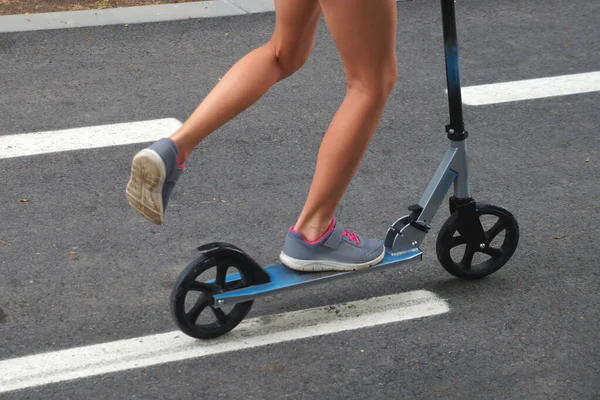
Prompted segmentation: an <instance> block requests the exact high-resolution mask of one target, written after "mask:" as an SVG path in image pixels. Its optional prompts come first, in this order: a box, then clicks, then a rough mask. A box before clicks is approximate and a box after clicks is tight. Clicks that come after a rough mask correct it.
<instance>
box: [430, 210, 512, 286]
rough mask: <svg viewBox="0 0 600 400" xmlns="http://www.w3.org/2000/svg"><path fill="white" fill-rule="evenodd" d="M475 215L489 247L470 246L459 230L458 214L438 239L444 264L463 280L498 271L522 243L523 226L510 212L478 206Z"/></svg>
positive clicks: (453, 215)
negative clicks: (520, 240) (520, 234)
mask: <svg viewBox="0 0 600 400" xmlns="http://www.w3.org/2000/svg"><path fill="white" fill-rule="evenodd" d="M475 212H476V214H477V217H478V218H479V220H480V222H481V224H482V226H483V229H484V231H485V234H486V236H487V239H488V241H489V246H485V245H484V244H481V245H477V246H475V245H471V244H469V243H467V240H466V238H465V237H463V236H462V235H461V234H460V232H459V231H458V227H459V224H458V218H459V217H458V212H454V213H452V215H451V216H450V217H449V218H448V219H447V220H446V222H445V223H444V225H442V227H441V228H440V232H439V234H438V237H437V243H436V252H437V257H438V260H439V261H440V264H441V265H442V267H444V269H445V270H446V271H448V272H449V273H450V274H452V275H454V276H456V277H458V278H462V279H480V278H483V277H486V276H488V275H490V274H492V273H494V272H496V271H498V270H499V269H500V268H502V267H503V266H504V265H505V264H506V263H507V262H508V260H510V258H511V257H512V255H513V254H514V253H515V250H516V249H517V244H518V242H519V226H518V224H517V220H516V219H515V217H514V216H513V215H512V214H511V213H510V212H509V211H507V210H505V209H504V208H502V207H498V206H494V205H491V204H485V203H477V205H476V211H475Z"/></svg>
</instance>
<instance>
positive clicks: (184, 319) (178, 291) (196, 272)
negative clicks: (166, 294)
mask: <svg viewBox="0 0 600 400" xmlns="http://www.w3.org/2000/svg"><path fill="white" fill-rule="evenodd" d="M236 263H238V261H236V260H233V259H229V258H214V257H205V256H200V257H198V258H197V259H196V260H194V261H193V262H192V263H190V264H189V265H188V266H187V267H186V268H185V269H184V270H183V272H182V273H181V275H180V276H179V278H178V280H177V282H176V283H175V285H174V286H173V291H172V292H171V314H172V316H173V319H174V320H175V323H176V324H177V326H178V327H179V328H180V329H181V330H182V331H183V332H184V333H185V334H186V335H189V336H191V337H194V338H197V339H212V338H216V337H219V336H221V335H224V334H226V333H227V332H229V331H231V330H232V329H233V328H235V327H236V326H237V325H238V324H239V323H240V322H242V320H243V319H244V317H246V315H247V314H248V312H249V311H250V308H251V307H252V303H253V301H252V300H251V301H246V302H243V303H239V304H236V305H234V306H229V307H222V308H217V307H215V306H214V295H215V294H218V293H223V292H228V291H231V290H236V289H241V288H243V287H246V286H250V285H252V282H251V281H250V277H248V276H245V275H244V274H243V272H242V269H241V268H238V267H237V266H236ZM228 272H229V273H230V274H231V273H236V272H237V273H239V279H235V280H232V281H227V278H226V277H227V274H228Z"/></svg>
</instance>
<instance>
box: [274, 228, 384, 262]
mask: <svg viewBox="0 0 600 400" xmlns="http://www.w3.org/2000/svg"><path fill="white" fill-rule="evenodd" d="M333 224H335V225H334V228H333V229H331V228H330V230H329V231H328V232H327V233H326V234H325V235H324V236H323V237H322V238H320V239H318V240H317V241H315V242H307V241H306V240H305V239H304V237H303V236H302V234H301V233H300V232H297V231H294V230H293V229H290V230H289V232H288V234H287V236H286V238H285V243H284V245H283V251H282V252H281V254H280V255H279V259H280V260H281V262H282V263H283V265H285V266H286V267H288V268H291V269H294V270H296V271H312V272H317V271H319V272H320V271H354V270H357V269H364V268H369V267H372V266H373V265H375V264H377V263H379V262H380V261H381V260H382V259H383V257H384V256H385V249H384V247H383V245H382V243H381V242H380V241H378V240H373V239H363V238H361V237H360V236H359V235H357V234H355V233H352V232H349V231H347V230H346V229H344V227H343V226H342V225H341V224H339V223H338V222H337V221H335V220H334V222H333Z"/></svg>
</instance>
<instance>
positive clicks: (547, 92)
mask: <svg viewBox="0 0 600 400" xmlns="http://www.w3.org/2000/svg"><path fill="white" fill-rule="evenodd" d="M596 91H600V71H596V72H587V73H583V74H574V75H561V76H554V77H549V78H538V79H528V80H522V81H513V82H502V83H492V84H488V85H479V86H468V87H464V88H463V89H462V100H463V103H464V104H467V105H471V106H481V105H486V104H496V103H506V102H509V101H520V100H530V99H541V98H544V97H552V96H565V95H570V94H578V93H588V92H596Z"/></svg>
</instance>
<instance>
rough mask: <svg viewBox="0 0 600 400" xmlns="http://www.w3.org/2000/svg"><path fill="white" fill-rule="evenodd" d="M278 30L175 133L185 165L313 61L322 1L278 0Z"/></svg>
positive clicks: (227, 75)
mask: <svg viewBox="0 0 600 400" xmlns="http://www.w3.org/2000/svg"><path fill="white" fill-rule="evenodd" d="M275 8H276V23H275V31H274V33H273V36H272V38H271V40H270V41H269V42H267V43H266V44H265V45H263V46H261V47H259V48H257V49H256V50H254V51H252V52H250V53H249V54H247V55H246V56H245V57H243V58H242V59H241V60H240V61H238V62H237V63H236V64H235V65H234V66H233V67H232V68H231V69H230V70H229V71H228V72H227V73H226V74H225V76H223V78H222V79H221V80H220V81H219V83H218V84H217V85H216V86H215V88H214V89H213V90H212V91H211V92H210V93H209V94H208V96H207V97H206V98H205V99H204V100H203V101H202V103H201V104H200V105H199V106H198V108H197V109H196V110H195V111H194V112H193V113H192V115H191V116H190V117H189V118H188V119H187V121H185V123H184V124H183V125H182V126H181V127H180V128H179V129H178V130H177V131H176V132H175V133H174V134H173V135H171V139H172V140H173V141H174V142H175V143H176V144H177V147H178V148H179V160H178V161H179V162H180V163H183V161H185V159H186V158H187V157H188V156H189V154H190V153H191V152H192V150H193V149H194V148H195V147H196V146H197V145H198V143H200V142H201V141H202V140H203V139H204V138H206V137H207V136H208V135H209V134H210V133H212V132H213V131H215V130H216V129H217V128H219V127H221V126H222V125H224V124H225V123H226V122H228V121H229V120H231V119H232V118H234V117H235V116H236V115H238V114H240V113H241V112H242V111H244V110H245V109H246V108H248V107H249V106H251V105H252V104H254V103H255V102H256V101H257V100H258V99H260V98H261V97H262V96H263V95H264V94H265V93H266V92H267V90H269V88H270V87H271V86H272V85H274V84H275V83H276V82H278V81H280V80H281V79H284V78H286V77H288V76H290V75H291V74H293V73H294V72H295V71H297V70H298V69H299V68H300V67H301V66H302V65H303V64H304V63H305V62H306V60H307V59H308V57H309V55H310V52H311V50H312V46H313V43H314V39H315V35H316V30H317V26H318V24H319V20H320V16H321V8H320V6H319V2H318V0H275Z"/></svg>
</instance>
